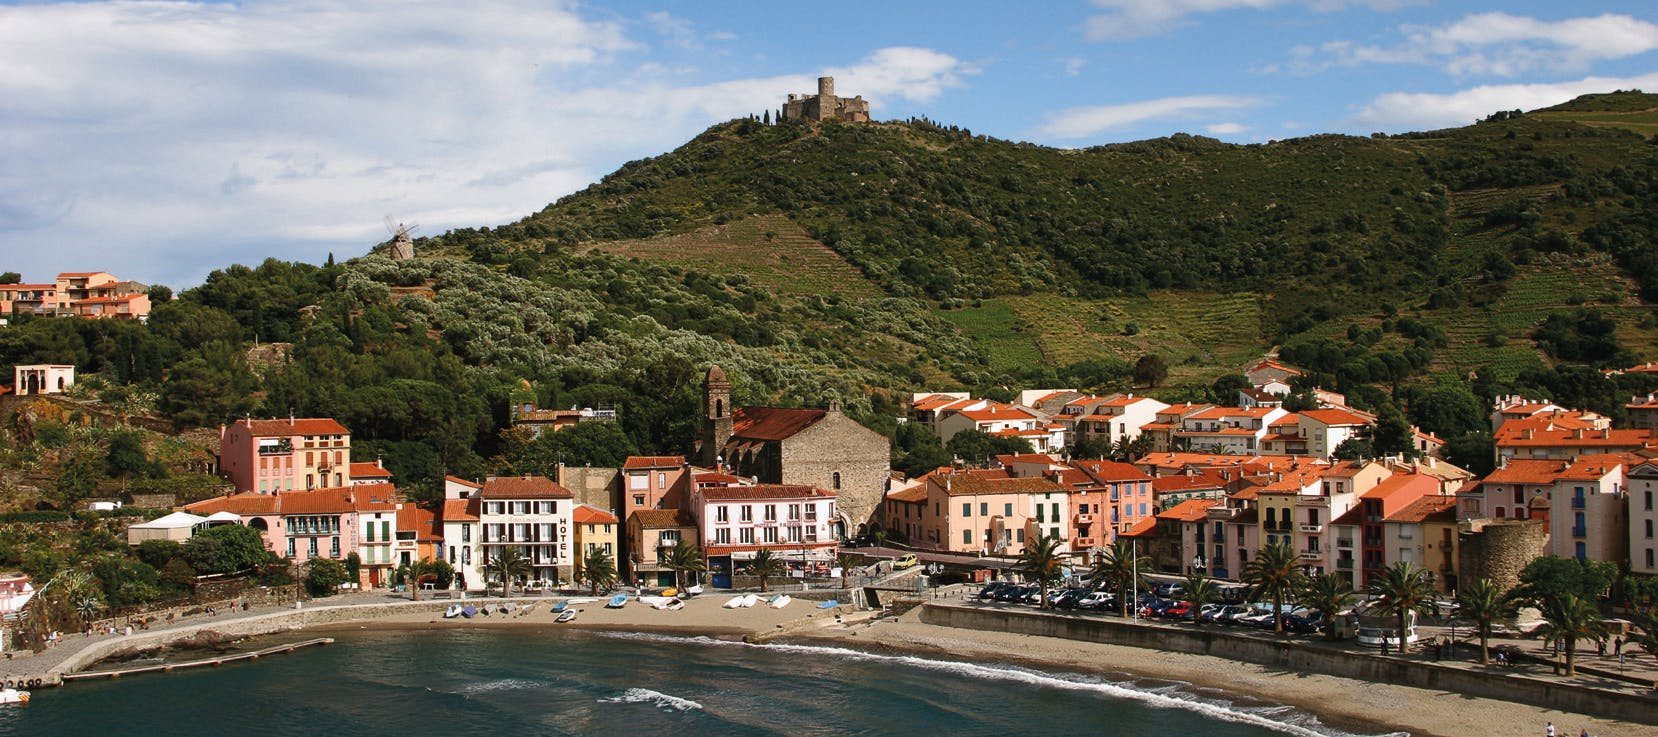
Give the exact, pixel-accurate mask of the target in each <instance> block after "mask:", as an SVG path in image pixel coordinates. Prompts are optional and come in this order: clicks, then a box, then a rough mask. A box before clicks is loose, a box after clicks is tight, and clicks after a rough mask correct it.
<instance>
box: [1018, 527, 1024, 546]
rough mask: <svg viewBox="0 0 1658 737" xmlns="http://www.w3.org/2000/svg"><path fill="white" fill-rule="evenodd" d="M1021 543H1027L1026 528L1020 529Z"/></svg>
mask: <svg viewBox="0 0 1658 737" xmlns="http://www.w3.org/2000/svg"><path fill="white" fill-rule="evenodd" d="M1019 542H1020V543H1024V542H1025V528H1023V527H1021V528H1019Z"/></svg>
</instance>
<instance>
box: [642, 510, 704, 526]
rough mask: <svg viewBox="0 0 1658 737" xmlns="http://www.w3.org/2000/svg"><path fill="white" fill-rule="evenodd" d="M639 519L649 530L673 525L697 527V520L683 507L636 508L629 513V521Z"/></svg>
mask: <svg viewBox="0 0 1658 737" xmlns="http://www.w3.org/2000/svg"><path fill="white" fill-rule="evenodd" d="M634 520H638V521H639V526H640V527H641V528H644V529H647V530H661V529H668V528H673V527H696V526H697V523H696V520H693V519H691V514H690V513H689V512H686V511H685V510H683V509H635V510H633V514H630V515H628V522H629V523H632V522H633V521H634Z"/></svg>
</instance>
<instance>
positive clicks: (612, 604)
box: [604, 594, 628, 609]
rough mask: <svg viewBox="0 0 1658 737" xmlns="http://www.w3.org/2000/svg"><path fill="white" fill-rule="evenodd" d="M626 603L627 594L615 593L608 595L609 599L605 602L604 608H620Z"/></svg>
mask: <svg viewBox="0 0 1658 737" xmlns="http://www.w3.org/2000/svg"><path fill="white" fill-rule="evenodd" d="M627 603H628V595H627V594H617V595H615V596H612V597H610V601H607V602H605V603H604V607H605V608H606V609H621V608H622V607H624V606H627Z"/></svg>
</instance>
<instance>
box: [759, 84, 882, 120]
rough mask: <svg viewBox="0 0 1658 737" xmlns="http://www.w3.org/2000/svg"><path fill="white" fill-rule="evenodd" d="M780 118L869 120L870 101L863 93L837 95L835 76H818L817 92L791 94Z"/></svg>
mask: <svg viewBox="0 0 1658 737" xmlns="http://www.w3.org/2000/svg"><path fill="white" fill-rule="evenodd" d="M779 119H780V120H810V121H814V122H815V121H824V120H840V121H844V122H848V123H868V122H869V101H868V100H865V99H864V98H863V96H862V95H859V96H857V97H836V96H835V78H834V77H818V78H817V94H815V95H796V94H790V95H789V99H788V102H785V103H784V104H783V112H782V115H781V117H780V118H779Z"/></svg>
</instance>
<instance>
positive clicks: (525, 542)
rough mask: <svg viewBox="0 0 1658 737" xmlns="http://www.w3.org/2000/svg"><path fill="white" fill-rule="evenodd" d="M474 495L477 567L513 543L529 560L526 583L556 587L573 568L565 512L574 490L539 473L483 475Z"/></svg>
mask: <svg viewBox="0 0 1658 737" xmlns="http://www.w3.org/2000/svg"><path fill="white" fill-rule="evenodd" d="M474 497H475V498H477V499H478V500H479V512H478V526H479V530H480V532H482V539H481V545H480V550H479V558H480V563H481V564H482V569H483V572H484V573H485V574H486V578H487V573H488V570H489V564H490V561H492V560H495V559H496V558H497V557H499V556H500V555H501V551H503V550H505V549H507V548H509V547H510V548H517V549H518V551H519V552H520V553H521V554H523V556H524V558H525V559H526V560H528V561H529V563H530V573H529V575H528V576H526V577H525V578H526V579H528V581H527V585H530V586H536V585H539V586H544V587H548V588H553V587H557V586H558V584H559V582H561V581H569V580H570V579H571V576H572V575H573V573H574V571H575V549H574V547H573V546H572V545H571V535H570V514H571V511H572V510H571V508H572V507H574V506H575V503H574V499H575V494H573V493H571V491H570V490H569V489H566V488H564V487H562V486H559V485H558V484H557V483H555V482H554V481H553V480H552V479H549V478H546V477H543V476H496V477H491V478H489V479H486V480H485V481H484V483H483V485H482V486H481V487H479V489H478V491H477V493H476V494H474Z"/></svg>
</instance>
